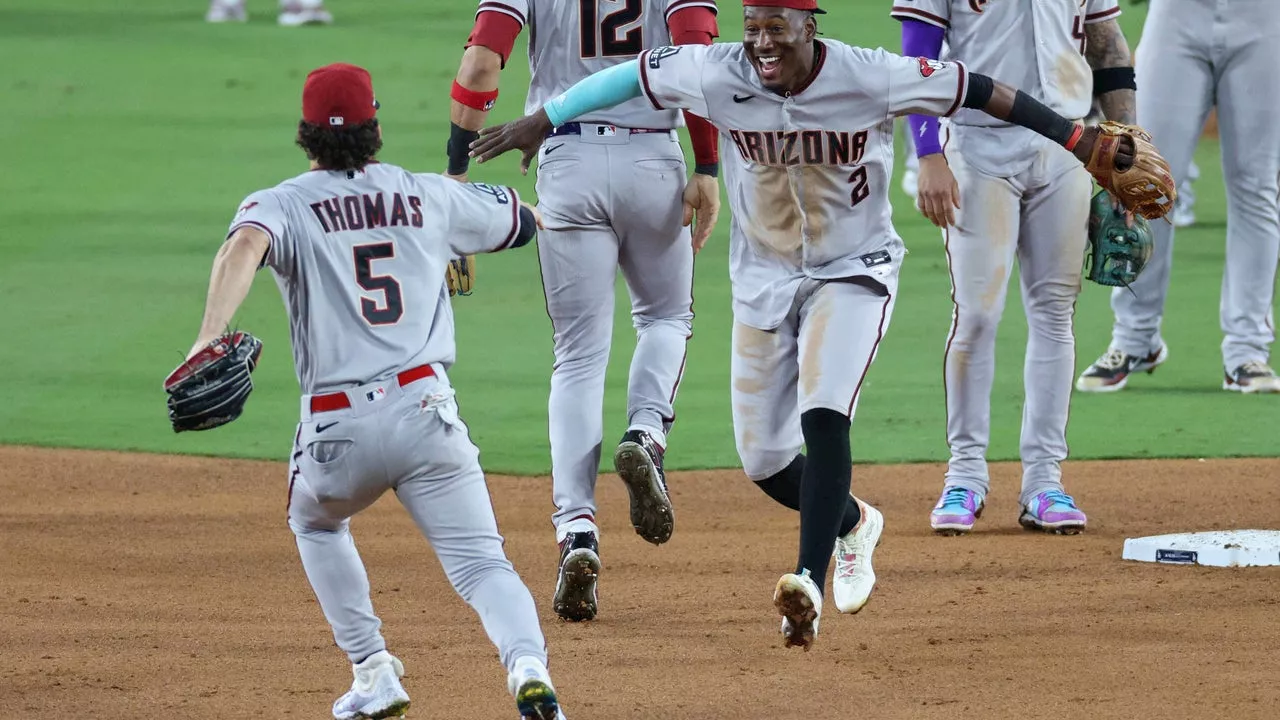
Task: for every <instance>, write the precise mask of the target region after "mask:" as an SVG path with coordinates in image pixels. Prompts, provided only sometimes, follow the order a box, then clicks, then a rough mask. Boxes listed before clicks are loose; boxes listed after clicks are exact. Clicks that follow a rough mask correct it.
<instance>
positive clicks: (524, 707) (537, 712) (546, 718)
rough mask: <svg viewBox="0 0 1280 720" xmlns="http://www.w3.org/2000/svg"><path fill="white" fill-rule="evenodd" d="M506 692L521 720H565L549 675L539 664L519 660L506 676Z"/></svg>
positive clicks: (544, 667) (544, 666)
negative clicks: (512, 699) (513, 699)
mask: <svg viewBox="0 0 1280 720" xmlns="http://www.w3.org/2000/svg"><path fill="white" fill-rule="evenodd" d="M507 690H509V691H510V692H511V695H512V696H513V697H515V699H516V709H517V710H519V711H520V718H521V720H564V713H563V712H561V711H560V701H559V700H558V699H557V698H556V689H555V686H553V685H552V684H551V674H550V673H548V672H547V666H546V665H545V664H543V662H542V661H541V660H539V659H537V658H534V657H528V656H526V657H522V658H518V659H517V660H516V662H515V666H514V667H513V668H512V669H511V673H510V674H508V675H507Z"/></svg>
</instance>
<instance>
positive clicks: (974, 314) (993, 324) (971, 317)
mask: <svg viewBox="0 0 1280 720" xmlns="http://www.w3.org/2000/svg"><path fill="white" fill-rule="evenodd" d="M1002 310H1003V308H1001V307H990V306H988V305H987V304H980V305H978V306H977V307H973V308H965V307H961V308H959V310H958V312H957V313H956V329H955V337H954V338H953V339H952V345H957V344H959V346H961V347H964V346H965V345H967V344H974V345H981V344H984V343H991V342H994V341H995V339H996V331H997V330H998V329H999V327H1000V315H1001V314H1002V313H1001V311H1002Z"/></svg>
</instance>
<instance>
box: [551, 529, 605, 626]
mask: <svg viewBox="0 0 1280 720" xmlns="http://www.w3.org/2000/svg"><path fill="white" fill-rule="evenodd" d="M599 578H600V547H599V545H598V544H597V541H596V534H595V533H594V532H576V533H575V532H571V533H569V534H568V535H566V536H565V538H564V541H563V542H561V543H560V573H559V575H558V577H557V578H556V594H555V599H554V601H553V603H552V607H553V608H554V609H555V611H556V614H557V615H559V616H560V617H561V618H562V619H564V620H569V621H571V622H579V621H582V620H590V619H592V618H594V617H595V616H596V609H597V595H596V582H597V581H598V580H599Z"/></svg>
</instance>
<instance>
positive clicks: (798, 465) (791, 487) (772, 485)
mask: <svg viewBox="0 0 1280 720" xmlns="http://www.w3.org/2000/svg"><path fill="white" fill-rule="evenodd" d="M803 474H804V455H797V456H796V457H795V459H794V460H792V461H791V464H790V465H788V466H786V467H785V468H783V469H781V470H779V471H778V472H776V473H774V474H772V475H770V476H769V477H767V478H764V479H763V480H756V481H755V483H756V487H758V488H760V490H761V491H763V492H764V494H765V495H768V496H769V497H771V498H773V500H774V501H775V502H777V503H778V504H779V505H782V506H783V507H788V508H791V509H792V510H799V509H800V478H801V476H802V475H803Z"/></svg>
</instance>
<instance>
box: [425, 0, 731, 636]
mask: <svg viewBox="0 0 1280 720" xmlns="http://www.w3.org/2000/svg"><path fill="white" fill-rule="evenodd" d="M715 13H716V6H715V3H714V2H713V1H712V0H624V1H618V0H598V1H597V0H585V1H584V2H579V1H578V0H484V1H483V2H481V3H480V9H479V12H478V13H477V15H476V21H475V27H474V29H473V30H472V33H471V37H470V38H469V39H468V41H467V49H466V51H465V53H464V54H463V56H462V63H461V66H460V67H459V69H458V74H457V78H456V79H455V81H454V83H453V89H452V98H453V102H452V103H451V106H452V109H451V111H450V120H451V124H452V127H451V131H450V133H451V134H450V138H449V142H448V144H447V147H448V152H449V169H448V172H449V173H450V175H451V176H453V177H456V178H458V179H465V178H466V172H467V167H468V163H469V158H468V152H469V147H468V146H469V145H470V143H471V141H472V140H474V139H475V138H476V131H478V130H479V129H480V128H482V127H484V123H485V119H486V118H487V116H488V114H489V109H490V108H491V107H492V106H493V104H494V102H495V101H496V99H497V96H498V90H497V88H498V76H499V73H500V72H501V69H502V67H503V66H504V65H505V63H506V61H507V60H508V58H509V57H510V54H511V50H512V46H513V45H514V44H515V40H516V36H517V35H518V34H519V33H520V31H521V29H522V28H523V27H524V26H525V25H528V27H529V67H530V70H531V71H532V78H531V80H530V84H529V92H528V96H527V99H526V101H525V108H526V111H528V112H532V111H534V110H536V109H537V108H539V107H541V106H542V105H543V103H545V102H547V101H548V100H550V99H551V98H553V97H555V96H556V95H558V94H559V93H561V92H563V91H564V90H566V89H568V88H569V86H571V85H572V84H573V83H575V82H577V81H579V80H581V79H583V78H585V77H587V76H588V75H590V74H591V73H592V72H595V71H597V70H602V69H604V68H607V67H612V66H615V65H617V64H619V63H621V62H624V61H627V60H632V59H634V58H635V57H636V55H637V54H638V53H639V52H640V51H642V50H644V49H645V48H649V47H656V46H661V45H667V44H677V45H679V44H685V43H696V44H708V43H710V42H711V41H712V39H713V38H714V37H715V35H716V32H717V29H716V14H715ZM684 119H685V120H686V122H687V125H688V127H689V135H690V137H691V140H692V144H693V151H694V156H695V160H696V163H697V164H696V168H695V171H694V174H693V176H692V178H691V180H690V181H689V182H688V183H687V184H686V182H685V161H684V154H683V152H682V151H681V148H680V143H679V139H678V137H677V135H676V131H675V129H674V128H675V127H676V126H677V124H678V123H679V121H680V115H679V113H677V112H676V111H675V110H655V109H654V108H653V107H652V106H650V105H649V104H648V103H647V102H645V101H644V100H643V99H640V98H636V99H634V100H632V101H630V102H626V103H622V104H620V105H618V106H617V107H614V108H610V109H601V110H599V111H597V112H593V113H590V114H588V115H584V116H583V117H582V118H581V119H580V120H579V121H577V122H573V123H568V124H565V125H562V126H560V127H558V128H556V129H555V131H554V132H553V133H551V137H550V138H549V139H548V142H547V144H546V146H545V148H544V149H543V152H542V154H541V156H540V157H539V162H538V172H537V191H538V208H539V209H540V210H541V211H542V213H543V217H544V218H545V221H544V222H545V228H544V229H543V232H542V233H541V237H540V238H539V240H538V259H539V265H540V267H541V271H542V284H543V289H544V291H545V294H546V304H547V314H548V315H549V316H550V318H551V326H552V331H553V339H554V351H555V365H554V366H553V368H552V372H551V393H550V397H549V399H548V401H547V414H548V426H549V427H548V430H549V435H550V444H551V478H552V497H553V499H554V501H555V505H556V510H555V513H554V514H553V515H552V522H553V524H554V525H555V529H556V543H557V544H558V546H559V549H560V565H559V570H558V574H557V578H556V590H555V596H554V597H555V599H554V603H553V606H554V608H555V611H556V613H557V614H558V615H559V616H560V617H561V618H563V619H566V620H572V621H579V620H590V619H592V618H594V617H595V615H596V613H597V611H598V593H597V583H598V579H599V573H600V567H601V563H600V555H599V532H600V531H599V528H598V526H597V525H596V522H595V516H596V500H595V487H596V476H597V475H598V474H599V469H600V453H601V439H602V435H603V418H602V415H601V414H602V405H603V403H604V381H605V371H606V369H607V366H608V362H609V347H610V343H611V339H612V334H613V305H614V284H615V279H616V277H617V275H618V271H619V269H621V271H622V276H623V278H624V279H625V280H626V282H627V287H628V289H629V290H630V292H631V317H632V323H633V324H634V326H635V329H636V347H635V352H634V354H633V356H632V359H631V375H630V379H629V382H628V389H627V429H626V432H625V433H624V434H623V436H622V440H621V442H620V443H619V444H618V446H617V449H616V450H615V451H614V456H613V461H614V468H615V469H616V470H617V472H618V475H619V476H620V477H621V478H622V481H623V482H624V483H625V484H626V487H627V490H628V492H629V493H630V500H631V523H632V525H633V526H634V527H635V530H636V532H637V533H638V534H639V535H640V536H641V537H643V538H644V539H645V540H648V541H649V542H651V543H654V544H655V545H657V544H661V543H664V542H666V541H667V540H668V539H669V538H670V537H671V533H672V530H673V528H674V520H675V518H674V512H673V509H672V505H671V500H670V498H669V496H668V494H667V487H666V478H665V476H664V473H663V467H662V465H663V457H664V454H665V452H666V448H667V436H668V433H670V432H671V427H672V423H673V422H674V420H675V411H674V409H673V404H674V402H675V397H676V390H677V388H678V387H679V384H680V379H681V376H682V375H683V373H684V361H685V343H686V341H687V340H688V339H689V337H690V333H691V324H692V322H693V256H694V253H695V252H696V251H697V249H698V248H700V247H701V246H702V244H703V243H705V242H706V240H707V237H708V236H709V235H710V233H711V230H712V228H713V227H714V225H715V220H716V215H717V213H718V211H719V205H720V189H719V186H718V185H717V182H716V175H717V174H718V157H717V155H718V152H717V149H716V137H715V129H714V128H712V127H711V125H710V124H709V123H707V121H706V120H704V119H702V118H699V117H696V116H694V115H692V114H690V113H688V112H686V113H684ZM695 213H696V216H697V222H696V225H695V226H694V228H693V232H692V237H691V236H690V230H689V229H688V228H687V227H686V226H688V225H689V224H690V223H691V219H692V218H693V217H694V215H695ZM691 243H692V244H691Z"/></svg>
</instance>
